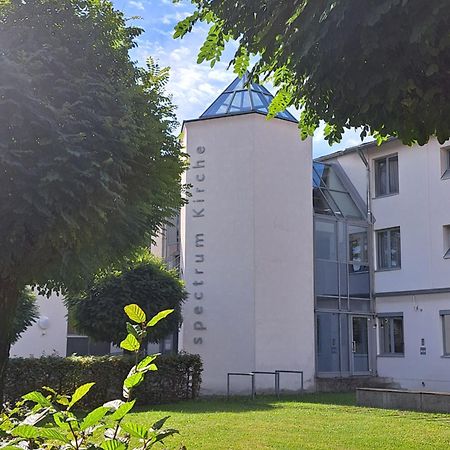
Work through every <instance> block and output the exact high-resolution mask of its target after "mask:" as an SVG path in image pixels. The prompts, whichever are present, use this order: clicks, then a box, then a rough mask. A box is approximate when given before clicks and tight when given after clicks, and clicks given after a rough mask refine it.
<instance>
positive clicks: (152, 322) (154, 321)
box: [147, 309, 174, 327]
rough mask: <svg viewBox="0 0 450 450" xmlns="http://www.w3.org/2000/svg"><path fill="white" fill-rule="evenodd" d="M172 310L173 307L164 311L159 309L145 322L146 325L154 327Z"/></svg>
mask: <svg viewBox="0 0 450 450" xmlns="http://www.w3.org/2000/svg"><path fill="white" fill-rule="evenodd" d="M173 311H174V310H173V309H166V310H165V311H161V312H160V313H158V314H156V316H154V317H153V318H152V319H151V320H150V321H149V322H148V323H147V326H148V327H154V326H155V325H156V324H157V323H158V322H159V321H160V320H162V319H165V318H166V317H167V316H168V315H169V314H172V313H173Z"/></svg>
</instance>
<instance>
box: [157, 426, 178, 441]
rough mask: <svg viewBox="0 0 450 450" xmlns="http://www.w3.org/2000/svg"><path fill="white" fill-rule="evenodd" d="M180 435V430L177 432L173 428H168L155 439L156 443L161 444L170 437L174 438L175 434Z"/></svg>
mask: <svg viewBox="0 0 450 450" xmlns="http://www.w3.org/2000/svg"><path fill="white" fill-rule="evenodd" d="M179 433H180V432H179V431H178V430H175V429H173V428H167V429H165V430H162V431H160V432H158V435H157V436H156V438H155V442H160V441H162V440H163V439H165V438H166V437H168V436H173V435H174V434H179Z"/></svg>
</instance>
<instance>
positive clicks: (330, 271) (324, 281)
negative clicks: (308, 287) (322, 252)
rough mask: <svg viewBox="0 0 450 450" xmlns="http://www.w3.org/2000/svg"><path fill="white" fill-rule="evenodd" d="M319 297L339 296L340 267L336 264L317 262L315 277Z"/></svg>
mask: <svg viewBox="0 0 450 450" xmlns="http://www.w3.org/2000/svg"><path fill="white" fill-rule="evenodd" d="M314 281H315V286H316V294H317V295H331V296H338V295H339V285H338V265H337V263H336V262H330V261H322V260H320V259H319V260H316V264H315V276H314Z"/></svg>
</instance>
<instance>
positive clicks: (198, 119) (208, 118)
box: [181, 111, 298, 128]
mask: <svg viewBox="0 0 450 450" xmlns="http://www.w3.org/2000/svg"><path fill="white" fill-rule="evenodd" d="M249 114H258V115H259V116H265V117H267V114H266V113H263V112H261V111H242V112H235V113H231V114H230V113H228V114H220V115H217V116H207V117H198V118H197V119H187V120H183V122H182V124H181V128H184V125H185V124H186V123H192V122H201V121H204V120H214V119H226V118H227V117H235V116H244V115H249ZM273 119H278V120H282V121H283V122H289V123H295V124H298V120H297V119H295V118H294V120H291V119H286V118H284V117H278V116H275V117H272V118H270V119H267V120H273Z"/></svg>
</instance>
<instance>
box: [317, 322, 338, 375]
mask: <svg viewBox="0 0 450 450" xmlns="http://www.w3.org/2000/svg"><path fill="white" fill-rule="evenodd" d="M316 332H317V364H318V371H319V372H339V370H340V352H339V348H340V345H339V344H340V343H339V315H338V314H335V313H318V314H317V316H316Z"/></svg>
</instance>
